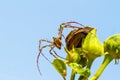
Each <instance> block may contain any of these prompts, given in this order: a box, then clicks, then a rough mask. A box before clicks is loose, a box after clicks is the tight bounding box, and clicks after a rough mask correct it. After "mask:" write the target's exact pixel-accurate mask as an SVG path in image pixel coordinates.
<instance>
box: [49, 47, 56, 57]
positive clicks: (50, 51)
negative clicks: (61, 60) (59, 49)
mask: <svg viewBox="0 0 120 80" xmlns="http://www.w3.org/2000/svg"><path fill="white" fill-rule="evenodd" d="M53 49H54V47H52V46H51V49H50V50H49V53H50V54H51V55H52V56H53V57H54V58H57V56H56V55H54V54H53V52H52V51H53Z"/></svg>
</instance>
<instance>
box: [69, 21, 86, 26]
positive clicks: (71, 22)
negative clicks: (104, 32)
mask: <svg viewBox="0 0 120 80" xmlns="http://www.w3.org/2000/svg"><path fill="white" fill-rule="evenodd" d="M71 23H75V24H78V25H80V26H84V25H82V24H81V23H79V22H76V21H70V22H67V24H68V25H71Z"/></svg>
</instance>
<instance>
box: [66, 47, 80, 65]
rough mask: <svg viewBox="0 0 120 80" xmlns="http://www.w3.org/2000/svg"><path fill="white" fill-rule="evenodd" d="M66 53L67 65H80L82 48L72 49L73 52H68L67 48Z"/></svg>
mask: <svg viewBox="0 0 120 80" xmlns="http://www.w3.org/2000/svg"><path fill="white" fill-rule="evenodd" d="M65 51H66V53H67V56H66V63H68V64H69V63H73V62H74V63H78V62H79V61H80V59H81V57H80V54H81V48H74V47H73V48H72V50H70V51H68V50H67V48H65Z"/></svg>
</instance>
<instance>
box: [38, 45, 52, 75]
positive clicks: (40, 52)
mask: <svg viewBox="0 0 120 80" xmlns="http://www.w3.org/2000/svg"><path fill="white" fill-rule="evenodd" d="M49 46H50V45H46V46H42V47H41V48H40V46H39V53H38V55H37V59H36V62H37V69H38V71H39V73H40V75H42V73H41V71H40V68H39V58H40V54H41V55H42V56H43V57H44V58H45V59H46V60H47V61H48V62H50V60H49V59H48V58H47V57H46V56H45V55H44V54H42V49H43V48H46V47H49ZM50 63H51V62H50Z"/></svg>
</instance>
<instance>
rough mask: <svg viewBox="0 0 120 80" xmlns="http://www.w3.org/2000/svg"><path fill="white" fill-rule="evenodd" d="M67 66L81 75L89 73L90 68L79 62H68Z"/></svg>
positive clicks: (86, 75)
mask: <svg viewBox="0 0 120 80" xmlns="http://www.w3.org/2000/svg"><path fill="white" fill-rule="evenodd" d="M69 66H70V67H71V68H72V69H73V70H74V71H76V72H77V73H78V74H80V75H81V76H85V77H88V76H89V75H90V70H89V69H88V68H87V69H84V68H83V67H82V66H81V65H80V64H77V63H70V64H69Z"/></svg>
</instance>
